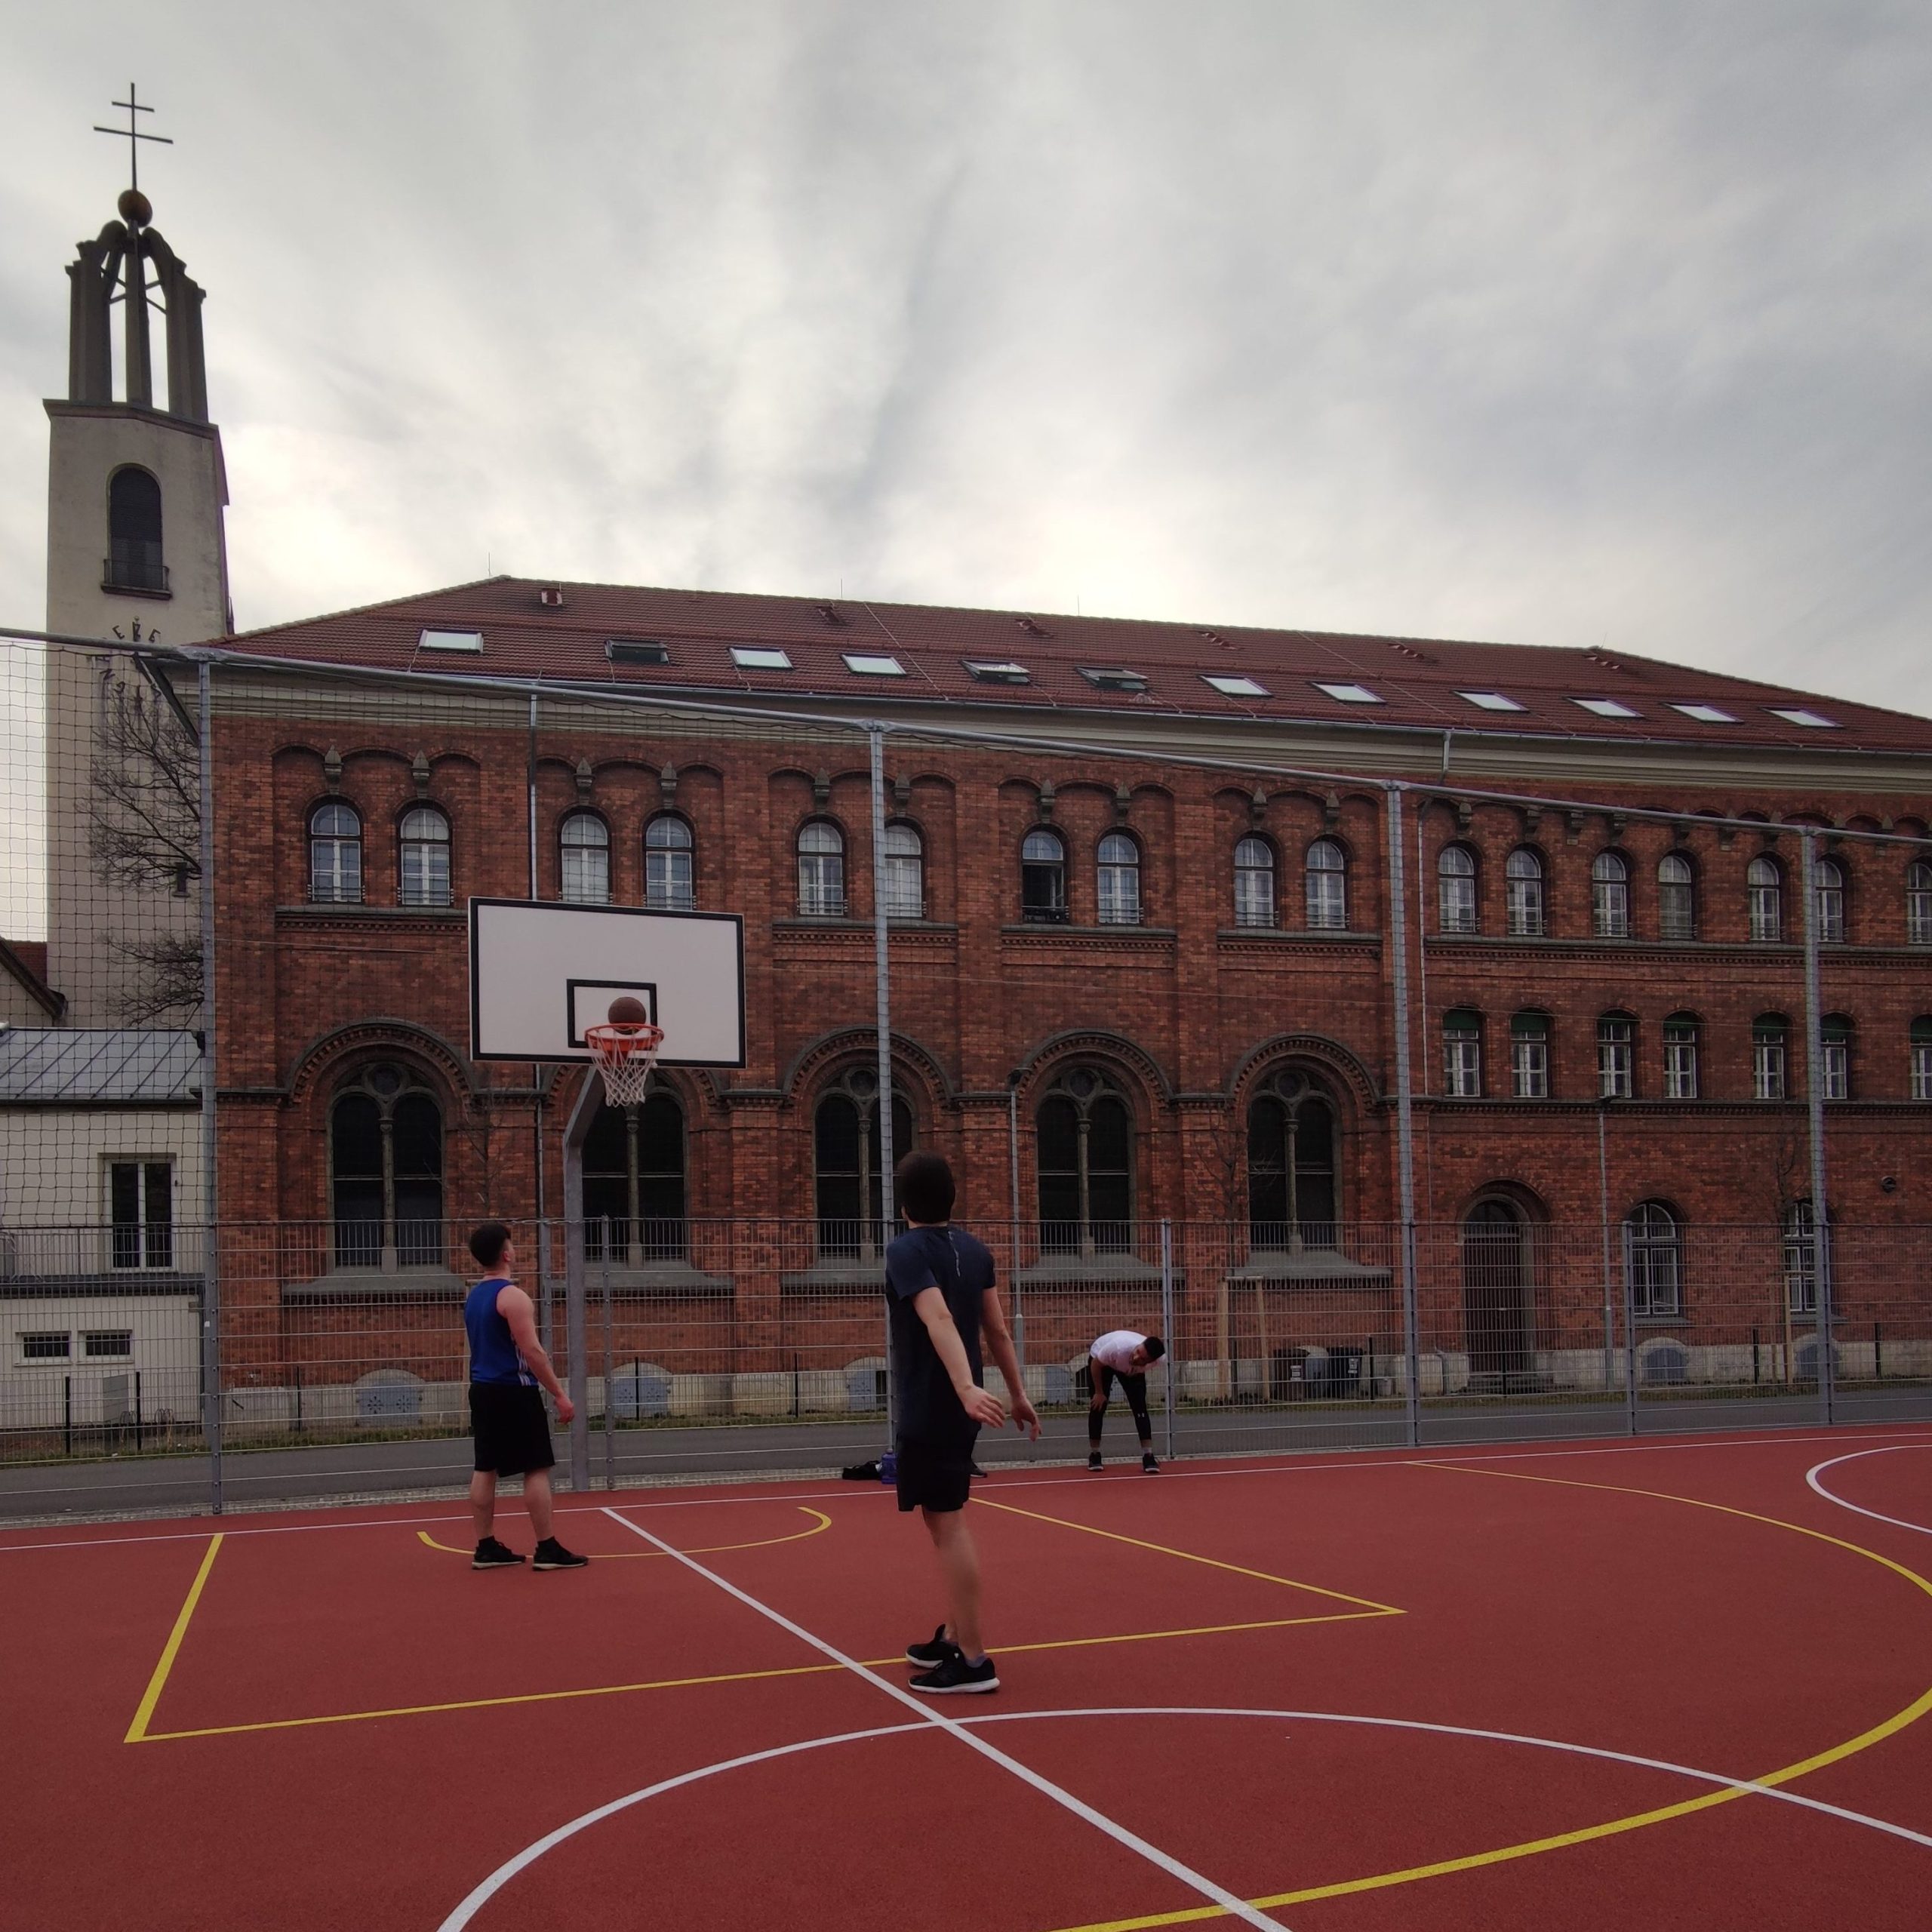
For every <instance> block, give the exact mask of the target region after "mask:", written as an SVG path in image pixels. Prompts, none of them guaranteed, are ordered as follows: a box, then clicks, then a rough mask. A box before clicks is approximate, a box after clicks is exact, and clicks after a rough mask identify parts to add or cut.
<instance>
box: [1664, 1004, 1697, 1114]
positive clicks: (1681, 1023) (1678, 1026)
mask: <svg viewBox="0 0 1932 1932" xmlns="http://www.w3.org/2000/svg"><path fill="white" fill-rule="evenodd" d="M1663 1097H1664V1098H1665V1099H1666V1100H1695V1099H1696V1098H1697V1019H1696V1017H1695V1016H1694V1014H1688V1013H1673V1014H1672V1015H1671V1016H1670V1017H1669V1019H1668V1020H1666V1021H1665V1022H1664V1023H1663Z"/></svg>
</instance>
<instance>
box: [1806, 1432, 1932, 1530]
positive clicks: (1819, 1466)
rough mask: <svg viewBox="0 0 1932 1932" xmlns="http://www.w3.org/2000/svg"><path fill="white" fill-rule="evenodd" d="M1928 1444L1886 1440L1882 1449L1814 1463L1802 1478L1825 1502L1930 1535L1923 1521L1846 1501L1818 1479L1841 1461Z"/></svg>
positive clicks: (1854, 1460) (1897, 1527)
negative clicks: (1909, 1519)
mask: <svg viewBox="0 0 1932 1932" xmlns="http://www.w3.org/2000/svg"><path fill="white" fill-rule="evenodd" d="M1928 1446H1932V1445H1928V1444H1925V1443H1923V1442H1888V1443H1887V1444H1885V1446H1884V1447H1883V1448H1882V1449H1854V1451H1852V1452H1851V1454H1850V1455H1849V1456H1834V1457H1832V1459H1831V1460H1830V1461H1829V1462H1828V1463H1814V1465H1813V1466H1812V1467H1811V1468H1810V1469H1807V1470H1806V1471H1805V1472H1804V1480H1805V1481H1807V1482H1808V1483H1809V1484H1810V1485H1811V1487H1813V1488H1814V1489H1815V1490H1816V1491H1817V1492H1818V1494H1820V1496H1822V1497H1823V1498H1824V1499H1825V1500H1826V1502H1827V1503H1836V1504H1837V1505H1838V1507H1839V1508H1840V1509H1849V1510H1850V1511H1852V1512H1854V1515H1860V1516H1869V1517H1870V1518H1872V1521H1873V1522H1875V1523H1890V1524H1891V1525H1892V1526H1893V1527H1894V1528H1895V1529H1900V1530H1916V1531H1918V1534H1920V1535H1921V1536H1922V1537H1932V1529H1929V1528H1927V1527H1926V1525H1925V1524H1923V1523H1908V1522H1907V1521H1906V1519H1905V1518H1903V1516H1884V1515H1880V1514H1879V1512H1878V1511H1877V1510H1875V1509H1866V1507H1865V1506H1864V1505H1863V1503H1847V1501H1846V1500H1844V1497H1842V1496H1834V1495H1833V1494H1832V1492H1831V1491H1829V1489H1827V1488H1826V1487H1825V1485H1824V1484H1823V1483H1822V1482H1820V1481H1819V1480H1818V1478H1820V1476H1822V1475H1823V1474H1824V1473H1825V1472H1826V1470H1827V1469H1836V1468H1837V1467H1838V1465H1839V1464H1840V1463H1855V1462H1857V1460H1859V1458H1860V1457H1862V1456H1889V1455H1891V1454H1894V1452H1896V1451H1898V1450H1900V1449H1923V1448H1925V1447H1928Z"/></svg>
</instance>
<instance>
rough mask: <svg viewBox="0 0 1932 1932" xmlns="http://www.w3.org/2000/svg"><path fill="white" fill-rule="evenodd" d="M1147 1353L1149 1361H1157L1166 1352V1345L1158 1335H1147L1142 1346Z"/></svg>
mask: <svg viewBox="0 0 1932 1932" xmlns="http://www.w3.org/2000/svg"><path fill="white" fill-rule="evenodd" d="M1142 1346H1143V1347H1144V1348H1145V1349H1146V1351H1147V1359H1148V1360H1149V1361H1159V1360H1160V1359H1161V1357H1162V1356H1163V1355H1165V1354H1166V1353H1167V1352H1168V1345H1167V1343H1164V1341H1162V1340H1161V1338H1160V1337H1159V1336H1158V1335H1149V1337H1147V1340H1146V1342H1145V1343H1143V1345H1142Z"/></svg>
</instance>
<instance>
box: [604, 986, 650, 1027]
mask: <svg viewBox="0 0 1932 1932" xmlns="http://www.w3.org/2000/svg"><path fill="white" fill-rule="evenodd" d="M610 1017H611V1025H612V1026H648V1025H649V1024H650V1023H651V1014H650V1011H649V1009H648V1008H647V1007H646V1006H645V1003H644V1001H642V1000H641V999H636V998H632V995H630V994H629V993H620V994H619V995H618V996H617V998H615V999H614V1000H613V1001H611V1016H610Z"/></svg>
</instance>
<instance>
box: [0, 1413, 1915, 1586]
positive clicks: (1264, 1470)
mask: <svg viewBox="0 0 1932 1932" xmlns="http://www.w3.org/2000/svg"><path fill="white" fill-rule="evenodd" d="M1917 1426H1918V1427H1920V1428H1923V1427H1924V1425H1917ZM1912 1427H1914V1425H1909V1424H1908V1425H1905V1426H1903V1427H1900V1428H1884V1427H1882V1426H1873V1425H1867V1424H1864V1423H1849V1424H1847V1425H1844V1426H1841V1427H1840V1428H1838V1429H1826V1430H1818V1429H1812V1430H1807V1432H1805V1433H1804V1434H1802V1435H1752V1434H1749V1433H1737V1434H1727V1435H1700V1436H1694V1437H1688V1438H1672V1439H1668V1440H1656V1441H1653V1440H1650V1439H1648V1438H1641V1439H1639V1440H1638V1441H1635V1442H1629V1441H1623V1442H1608V1443H1604V1444H1601V1445H1597V1446H1593V1447H1589V1448H1584V1449H1509V1450H1503V1451H1498V1452H1497V1453H1496V1454H1493V1455H1482V1454H1478V1453H1477V1452H1475V1451H1472V1450H1459V1449H1454V1448H1446V1447H1444V1446H1443V1445H1441V1444H1439V1443H1438V1444H1430V1445H1429V1447H1428V1448H1427V1450H1426V1451H1423V1452H1418V1451H1414V1450H1409V1449H1406V1448H1404V1447H1402V1446H1401V1444H1396V1445H1395V1446H1394V1447H1383V1446H1382V1445H1380V1444H1377V1445H1375V1446H1374V1447H1368V1448H1352V1449H1351V1448H1342V1449H1330V1450H1324V1451H1320V1452H1318V1454H1319V1457H1320V1460H1317V1461H1314V1462H1292V1463H1274V1462H1269V1461H1268V1460H1266V1459H1265V1458H1261V1457H1257V1458H1256V1459H1254V1460H1253V1461H1252V1462H1250V1461H1248V1460H1246V1459H1243V1463H1242V1466H1241V1467H1240V1468H1238V1469H1188V1468H1186V1467H1185V1466H1182V1465H1180V1464H1177V1463H1167V1464H1164V1466H1163V1467H1162V1471H1161V1480H1162V1481H1172V1482H1175V1483H1182V1482H1215V1481H1220V1480H1221V1479H1222V1478H1226V1477H1230V1476H1281V1475H1321V1474H1323V1473H1330V1474H1333V1473H1336V1472H1343V1471H1347V1472H1354V1471H1356V1470H1360V1469H1414V1468H1422V1467H1432V1466H1435V1465H1436V1464H1438V1463H1450V1464H1463V1463H1522V1462H1545V1461H1555V1460H1564V1459H1567V1458H1568V1457H1574V1456H1629V1455H1659V1454H1675V1453H1676V1452H1677V1451H1680V1450H1685V1449H1762V1448H1769V1447H1774V1446H1776V1445H1777V1444H1786V1445H1790V1444H1804V1443H1810V1442H1844V1441H1866V1440H1869V1438H1872V1437H1873V1436H1875V1435H1903V1434H1906V1432H1907V1431H1908V1430H1909V1429H1912ZM1557 1439H1558V1440H1559V1441H1574V1440H1575V1438H1574V1437H1559V1438H1557ZM1926 1444H1932V1434H1912V1435H1907V1439H1906V1441H1903V1442H1900V1443H1899V1444H1897V1445H1896V1446H1897V1447H1900V1448H1902V1449H1909V1448H1913V1447H1921V1446H1924V1445H1926ZM1838 1460H1844V1459H1843V1458H1839V1459H1838ZM1820 1466H1821V1467H1827V1466H1829V1465H1820ZM1029 1467H1032V1465H1030V1464H1028V1463H1001V1465H1000V1466H999V1472H1000V1473H1002V1474H1004V1473H1006V1472H1009V1471H1010V1472H1011V1473H1012V1474H1014V1475H1018V1476H1021V1477H1023V1476H1024V1475H1025V1473H1026V1470H1027V1469H1029ZM1014 1487H1017V1488H1024V1489H1087V1490H1091V1489H1092V1488H1094V1478H1093V1477H1092V1476H1091V1475H1087V1474H1084V1473H1083V1474H1081V1475H1077V1476H1072V1475H1069V1476H1041V1477H1039V1478H1037V1479H1036V1480H1035V1481H1021V1482H1019V1483H1017V1484H1014ZM607 1494H623V1492H621V1491H617V1492H607ZM890 1494H891V1491H889V1490H888V1489H886V1488H885V1487H884V1485H883V1484H878V1485H875V1484H867V1483H844V1484H841V1485H840V1486H839V1487H838V1488H836V1489H797V1490H792V1489H782V1488H780V1487H778V1486H777V1484H774V1485H773V1486H772V1487H771V1490H770V1491H768V1492H764V1493H761V1494H758V1495H755V1496H689V1497H669V1498H667V1499H666V1500H664V1501H663V1502H661V1503H647V1502H643V1501H638V1502H629V1501H627V1502H626V1503H625V1504H624V1507H625V1508H626V1509H704V1508H707V1507H708V1508H712V1509H725V1508H728V1507H730V1506H733V1505H736V1504H741V1503H823V1502H826V1501H828V1500H844V1501H847V1502H852V1503H860V1502H863V1501H865V1500H866V1499H867V1498H868V1497H874V1496H878V1497H887V1496H890ZM331 1507H332V1508H340V1507H341V1506H340V1505H339V1504H337V1505H331ZM362 1507H363V1508H365V1509H389V1508H394V1507H396V1505H394V1504H387V1503H367V1504H365V1505H363V1506H362ZM603 1507H604V1505H603V1504H601V1503H586V1502H579V1501H575V1500H565V1499H564V1498H561V1497H560V1498H559V1499H558V1503H557V1512H558V1515H589V1513H590V1512H592V1511H593V1510H598V1509H602V1508H603ZM1849 1507H1850V1505H1849V1504H1847V1508H1849ZM198 1520H200V1521H202V1522H204V1523H214V1522H217V1521H219V1522H220V1525H221V1527H222V1531H223V1534H224V1535H226V1536H229V1537H286V1536H298V1535H311V1534H314V1533H315V1531H318V1530H380V1529H390V1528H393V1527H396V1526H397V1525H398V1524H410V1525H414V1524H419V1523H460V1522H466V1521H468V1520H469V1517H468V1514H467V1512H454V1513H452V1514H449V1515H437V1516H378V1517H371V1516H363V1517H360V1518H358V1519H357V1520H356V1521H354V1522H349V1523H276V1524H269V1525H267V1526H265V1527H261V1528H258V1529H231V1528H229V1527H228V1525H229V1522H230V1521H232V1518H226V1517H223V1518H215V1517H212V1516H210V1517H204V1518H199V1519H198ZM1908 1527H1916V1526H1915V1525H1909V1526H1908ZM207 1540H208V1531H207V1530H206V1529H205V1528H202V1529H195V1530H158V1531H154V1532H152V1534H146V1535H141V1536H118V1537H65V1538H63V1539H62V1540H60V1541H59V1542H57V1543H0V1556H11V1555H24V1554H26V1552H29V1551H32V1550H37V1549H107V1548H109V1547H112V1546H116V1545H119V1544H123V1543H205V1542H206V1541H207Z"/></svg>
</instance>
